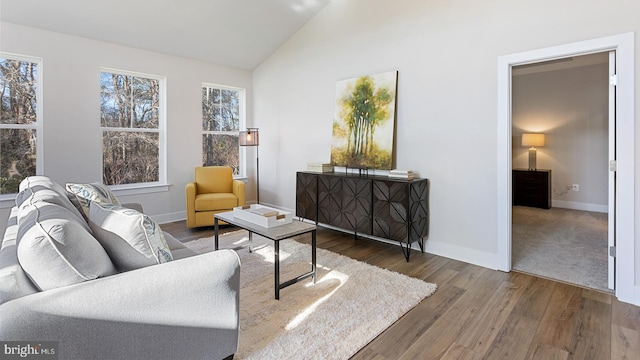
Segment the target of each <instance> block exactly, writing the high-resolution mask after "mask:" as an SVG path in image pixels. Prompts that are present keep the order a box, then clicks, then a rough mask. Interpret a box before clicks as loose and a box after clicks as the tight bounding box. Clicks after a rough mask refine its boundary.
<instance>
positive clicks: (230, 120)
mask: <svg viewBox="0 0 640 360" xmlns="http://www.w3.org/2000/svg"><path fill="white" fill-rule="evenodd" d="M244 96H245V91H244V89H238V88H231V87H225V86H219V85H207V84H204V85H203V86H202V165H203V166H212V165H228V166H230V167H231V168H232V169H233V174H234V175H241V174H244V162H243V163H241V162H240V146H239V142H238V136H239V130H240V127H241V126H244Z"/></svg>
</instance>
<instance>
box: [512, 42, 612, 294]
mask: <svg viewBox="0 0 640 360" xmlns="http://www.w3.org/2000/svg"><path fill="white" fill-rule="evenodd" d="M609 57H610V55H609V53H608V52H600V53H594V54H587V55H579V56H572V57H567V58H561V59H555V60H551V61H543V62H538V63H532V64H526V65H520V66H514V67H513V68H512V79H511V84H512V86H511V88H512V90H511V98H512V114H511V120H512V139H513V140H512V154H513V161H512V167H513V168H514V169H517V170H516V173H514V178H513V180H512V181H513V182H514V188H516V187H517V188H518V189H519V190H518V191H517V192H514V195H513V196H514V205H516V206H514V207H513V209H512V234H511V239H512V259H513V264H512V268H513V269H514V270H517V271H520V272H525V273H529V274H533V275H537V276H541V277H545V278H551V279H554V280H559V281H564V282H567V283H571V284H575V285H578V286H583V287H587V288H592V289H596V290H601V291H609V289H613V286H614V284H613V281H612V282H611V284H609V283H608V273H607V272H608V260H609V259H608V254H607V247H608V244H607V243H608V231H609V228H608V216H607V212H608V169H607V165H606V164H607V162H608V159H609V153H608V152H609V151H608V145H609V140H610V139H609V135H610V134H609V122H613V123H614V124H615V118H613V119H611V120H610V119H609V116H608V115H609V111H608V109H609V106H610V104H609V92H610V91H615V88H612V87H611V86H610V85H609V64H608V63H609ZM614 61H615V60H614ZM611 106H615V104H613V103H612V104H611ZM532 134H535V135H532ZM532 136H538V137H541V139H543V140H544V141H543V142H540V143H539V144H538V146H537V156H536V159H537V161H536V166H535V167H536V169H533V168H531V166H529V165H530V164H529V161H530V159H529V156H528V155H529V152H530V151H531V150H529V146H530V145H531V144H532V143H531V144H529V143H530V142H531V137H532ZM611 139H612V141H615V127H613V132H612V133H611ZM533 151H535V150H533ZM611 156H612V158H615V154H612V155H611ZM515 174H517V176H516V175H515ZM536 179H540V180H545V181H544V183H537V182H535V181H532V180H536ZM538 199H541V200H542V199H543V200H544V201H541V200H538ZM540 203H542V206H541V207H540ZM612 215H613V214H612Z"/></svg>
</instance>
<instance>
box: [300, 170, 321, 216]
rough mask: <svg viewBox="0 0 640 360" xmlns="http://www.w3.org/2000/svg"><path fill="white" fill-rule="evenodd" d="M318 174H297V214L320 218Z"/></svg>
mask: <svg viewBox="0 0 640 360" xmlns="http://www.w3.org/2000/svg"><path fill="white" fill-rule="evenodd" d="M317 208H318V176H317V175H315V174H306V173H301V172H299V173H297V174H296V216H298V217H301V218H305V219H309V220H313V221H317V220H318V210H317Z"/></svg>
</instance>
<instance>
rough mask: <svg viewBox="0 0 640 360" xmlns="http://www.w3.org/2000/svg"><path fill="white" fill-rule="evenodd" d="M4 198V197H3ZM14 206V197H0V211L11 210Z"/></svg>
mask: <svg viewBox="0 0 640 360" xmlns="http://www.w3.org/2000/svg"><path fill="white" fill-rule="evenodd" d="M5 196H6V197H5ZM14 206H16V195H15V194H13V195H3V196H2V197H0V209H11V208H12V207H14Z"/></svg>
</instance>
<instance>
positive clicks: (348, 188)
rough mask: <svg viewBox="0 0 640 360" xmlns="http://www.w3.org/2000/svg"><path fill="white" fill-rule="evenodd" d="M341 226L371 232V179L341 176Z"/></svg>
mask: <svg viewBox="0 0 640 360" xmlns="http://www.w3.org/2000/svg"><path fill="white" fill-rule="evenodd" d="M341 209H342V215H341V225H340V227H341V228H344V229H348V230H353V231H355V232H358V233H363V234H371V181H370V180H369V179H358V178H342V207H341Z"/></svg>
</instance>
